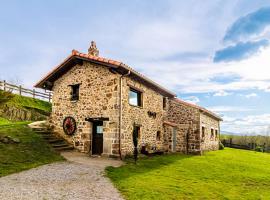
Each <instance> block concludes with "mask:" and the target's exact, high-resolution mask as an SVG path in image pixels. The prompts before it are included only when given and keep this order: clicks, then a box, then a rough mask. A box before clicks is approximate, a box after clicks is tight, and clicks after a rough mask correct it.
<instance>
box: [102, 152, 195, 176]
mask: <svg viewBox="0 0 270 200" xmlns="http://www.w3.org/2000/svg"><path fill="white" fill-rule="evenodd" d="M193 156H195V155H185V154H180V153H174V154H168V155H156V156H153V157H144V158H139V159H138V161H137V164H135V163H134V160H133V159H131V158H129V159H126V160H125V162H126V164H125V165H123V166H120V167H112V166H110V167H107V168H106V174H107V176H108V177H110V178H111V179H112V180H118V181H119V180H123V179H126V178H129V177H132V176H133V175H136V174H143V173H149V172H151V171H153V170H158V169H161V168H163V167H166V166H169V165H171V164H172V163H175V162H179V161H181V160H183V159H188V158H191V157H193Z"/></svg>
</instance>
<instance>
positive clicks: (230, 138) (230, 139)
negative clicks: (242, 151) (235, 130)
mask: <svg viewBox="0 0 270 200" xmlns="http://www.w3.org/2000/svg"><path fill="white" fill-rule="evenodd" d="M231 146H232V138H230V147H231Z"/></svg>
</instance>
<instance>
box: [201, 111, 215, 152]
mask: <svg viewBox="0 0 270 200" xmlns="http://www.w3.org/2000/svg"><path fill="white" fill-rule="evenodd" d="M200 124H201V130H200V138H201V149H202V151H209V150H217V149H218V147H219V131H220V130H219V121H218V120H216V119H215V118H213V117H210V116H209V115H207V114H203V113H201V114H200ZM202 127H204V130H205V134H204V137H203V134H202ZM211 129H213V132H214V134H213V135H211ZM216 131H217V132H216Z"/></svg>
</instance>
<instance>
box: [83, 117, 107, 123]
mask: <svg viewBox="0 0 270 200" xmlns="http://www.w3.org/2000/svg"><path fill="white" fill-rule="evenodd" d="M85 121H89V122H97V121H109V117H88V118H85Z"/></svg>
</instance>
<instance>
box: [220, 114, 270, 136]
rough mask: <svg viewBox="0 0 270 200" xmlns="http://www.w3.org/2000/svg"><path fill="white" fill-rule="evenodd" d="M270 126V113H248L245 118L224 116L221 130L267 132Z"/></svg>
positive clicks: (251, 132)
mask: <svg viewBox="0 0 270 200" xmlns="http://www.w3.org/2000/svg"><path fill="white" fill-rule="evenodd" d="M269 126H270V114H269V113H267V114H261V115H248V116H246V117H243V118H234V117H228V116H224V117H223V122H222V123H221V130H224V131H228V132H233V133H241V134H266V133H267V131H268V129H269Z"/></svg>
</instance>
